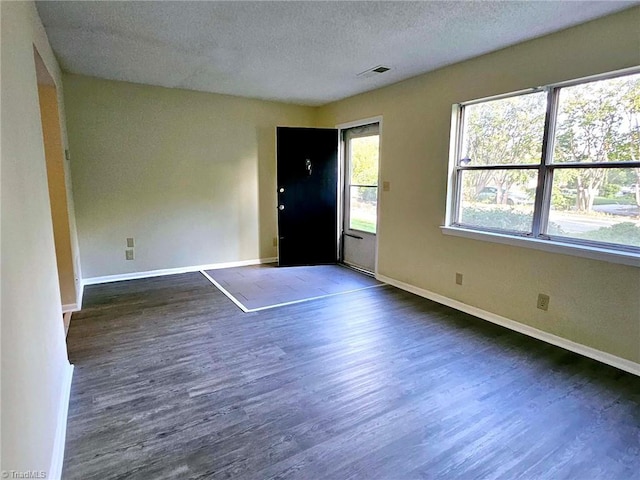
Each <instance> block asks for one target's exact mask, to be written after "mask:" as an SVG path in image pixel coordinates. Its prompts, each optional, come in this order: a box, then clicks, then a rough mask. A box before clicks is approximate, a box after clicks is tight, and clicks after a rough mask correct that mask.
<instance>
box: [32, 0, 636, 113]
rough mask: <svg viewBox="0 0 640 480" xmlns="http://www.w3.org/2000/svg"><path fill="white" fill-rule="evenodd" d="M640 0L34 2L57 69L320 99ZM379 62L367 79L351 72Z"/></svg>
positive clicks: (267, 95) (345, 94) (424, 69)
mask: <svg viewBox="0 0 640 480" xmlns="http://www.w3.org/2000/svg"><path fill="white" fill-rule="evenodd" d="M639 3H640V2H638V1H631V2H616V1H597V2H586V1H563V2H561V1H542V2H537V1H522V2H521V1H503V2H492V1H484V2H479V1H474V2H462V1H442V2H440V1H425V2H378V1H369V2H349V1H342V2H324V1H316V2H309V1H307V2H293V1H285V2H270V1H260V2H165V1H150V2H97V1H96V2H93V1H89V2H38V3H37V8H38V11H39V13H40V16H41V18H42V21H43V23H44V25H45V28H46V31H47V34H48V36H49V40H50V42H51V45H52V47H53V50H54V51H55V53H56V55H57V56H58V59H59V61H60V64H61V67H62V68H63V70H65V71H68V72H72V73H80V74H84V75H91V76H95V77H100V78H107V79H113V80H124V81H128V82H136V83H144V84H150V85H160V86H164V87H172V88H184V89H189V90H200V91H206V92H215V93H224V94H231V95H240V96H245V97H255V98H262V99H269V100H278V101H285V102H290V103H299V104H304V105H321V104H324V103H328V102H330V101H334V100H339V99H342V98H345V97H348V96H351V95H355V94H357V93H361V92H365V91H368V90H372V89H375V88H379V87H381V86H384V85H388V84H391V83H395V82H398V81H400V80H404V79H406V78H409V77H412V76H415V75H418V74H420V73H424V72H427V71H430V70H434V69H436V68H439V67H442V66H444V65H448V64H452V63H455V62H459V61H461V60H465V59H468V58H471V57H475V56H478V55H481V54H483V53H487V52H490V51H493V50H497V49H500V48H503V47H506V46H508V45H512V44H515V43H518V42H522V41H524V40H527V39H530V38H534V37H538V36H541V35H544V34H547V33H550V32H554V31H557V30H561V29H563V28H567V27H569V26H572V25H576V24H579V23H583V22H585V21H588V20H591V19H594V18H597V17H601V16H604V15H607V14H609V13H613V12H615V11H619V10H622V9H625V8H628V7H630V6H632V5H637V4H639ZM378 65H386V66H388V67H391V70H390V71H389V72H386V73H384V74H380V75H375V76H364V77H358V76H356V75H357V74H358V73H360V72H363V71H365V70H367V69H370V68H372V67H376V66H378Z"/></svg>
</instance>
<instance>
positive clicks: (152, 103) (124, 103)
mask: <svg viewBox="0 0 640 480" xmlns="http://www.w3.org/2000/svg"><path fill="white" fill-rule="evenodd" d="M64 85H65V106H66V114H67V122H68V129H69V137H70V148H71V157H72V160H71V171H72V179H73V188H74V199H75V209H76V221H77V225H78V238H79V242H80V252H81V260H82V268H83V275H84V278H90V277H97V276H105V275H114V274H123V273H129V272H145V271H150V270H156V269H168V268H179V267H189V266H197V265H205V264H212V263H219V262H232V261H239V260H251V259H257V258H268V257H275V256H276V254H277V252H276V248H275V247H274V246H273V238H274V237H275V236H276V210H275V205H276V191H275V186H276V180H275V127H276V126H277V125H291V126H304V125H310V124H312V122H313V114H314V109H313V108H310V107H300V106H293V105H287V104H283V103H274V102H265V101H259V100H251V99H245V98H239V97H232V96H226V95H216V94H210V93H199V92H192V91H185V90H177V89H166V88H160V87H151V86H143V85H136V84H131V83H124V82H114V81H107V80H99V79H96V78H89V77H83V76H77V75H65V76H64ZM127 237H134V238H135V241H136V247H135V260H133V261H127V260H125V245H126V243H125V241H126V238H127Z"/></svg>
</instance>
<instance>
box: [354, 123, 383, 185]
mask: <svg viewBox="0 0 640 480" xmlns="http://www.w3.org/2000/svg"><path fill="white" fill-rule="evenodd" d="M379 145H380V137H379V136H378V135H371V136H369V137H359V138H354V139H352V140H351V183H352V184H355V185H377V184H378V156H379Z"/></svg>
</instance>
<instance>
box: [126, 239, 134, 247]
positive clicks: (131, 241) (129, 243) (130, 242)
mask: <svg viewBox="0 0 640 480" xmlns="http://www.w3.org/2000/svg"><path fill="white" fill-rule="evenodd" d="M133 247H134V245H133V238H127V248H133Z"/></svg>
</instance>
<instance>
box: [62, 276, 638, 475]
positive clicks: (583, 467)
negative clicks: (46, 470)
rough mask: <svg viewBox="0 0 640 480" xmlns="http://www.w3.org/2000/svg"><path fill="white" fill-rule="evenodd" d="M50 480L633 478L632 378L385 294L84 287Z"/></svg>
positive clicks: (171, 283) (404, 296)
mask: <svg viewBox="0 0 640 480" xmlns="http://www.w3.org/2000/svg"><path fill="white" fill-rule="evenodd" d="M83 307H84V308H83V310H82V311H81V312H78V313H74V315H73V321H72V323H71V327H70V329H69V335H68V347H69V357H70V360H71V362H72V363H73V364H75V373H74V379H73V385H72V392H71V400H70V409H69V420H68V432H67V444H66V453H65V465H64V472H63V478H65V479H67V478H68V479H82V480H85V479H101V480H102V479H120V478H123V479H124V478H127V479H130V478H133V479H143V480H146V479H152V478H153V479H156V478H160V479H164V478H166V479H184V478H190V479H191V478H193V479H209V478H241V479H264V478H279V479H284V478H296V479H310V478H313V479H317V478H330V479H412V478H461V479H471V478H508V479H513V478H550V479H597V478H603V479H604V478H606V479H624V480H627V479H634V478H638V479H640V476H639V475H638V472H640V378H638V377H635V376H633V375H630V374H627V373H624V372H622V371H619V370H617V369H615V368H612V367H608V366H606V365H603V364H600V363H598V362H595V361H593V360H590V359H587V358H584V357H581V356H579V355H576V354H573V353H570V352H567V351H565V350H562V349H559V348H556V347H553V346H551V345H548V344H545V343H542V342H539V341H537V340H534V339H531V338H528V337H525V336H523V335H520V334H517V333H515V332H511V331H508V330H506V329H504V328H501V327H498V326H496V325H492V324H490V323H487V322H484V321H482V320H479V319H477V318H474V317H472V316H470V315H467V314H463V313H461V312H457V311H455V310H453V309H450V308H448V307H444V306H442V305H438V304H436V303H433V302H430V301H428V300H425V299H422V298H419V297H417V296H414V295H411V294H409V293H406V292H403V291H400V290H397V289H395V288H392V287H380V288H374V289H369V290H363V291H359V292H354V293H349V294H345V295H340V296H336V297H328V298H324V299H319V300H314V301H310V302H306V303H301V304H294V305H289V306H285V307H281V308H277V309H272V310H265V311H261V312H253V313H243V312H241V311H240V310H239V309H238V308H237V307H236V306H235V305H234V304H233V303H231V302H230V301H229V300H228V299H227V298H226V297H225V296H224V295H222V294H221V293H220V292H218V291H217V290H215V289H213V288H211V285H210V283H209V282H208V281H207V280H206V279H205V278H204V277H203V276H201V275H200V274H198V273H193V274H184V275H174V276H169V277H159V278H152V279H144V280H132V281H125V282H117V283H112V284H105V285H96V286H90V287H87V288H86V290H85V301H84V305H83Z"/></svg>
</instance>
